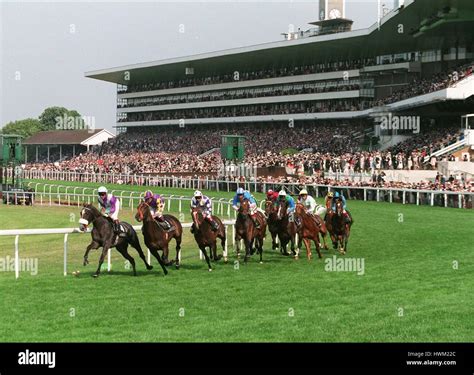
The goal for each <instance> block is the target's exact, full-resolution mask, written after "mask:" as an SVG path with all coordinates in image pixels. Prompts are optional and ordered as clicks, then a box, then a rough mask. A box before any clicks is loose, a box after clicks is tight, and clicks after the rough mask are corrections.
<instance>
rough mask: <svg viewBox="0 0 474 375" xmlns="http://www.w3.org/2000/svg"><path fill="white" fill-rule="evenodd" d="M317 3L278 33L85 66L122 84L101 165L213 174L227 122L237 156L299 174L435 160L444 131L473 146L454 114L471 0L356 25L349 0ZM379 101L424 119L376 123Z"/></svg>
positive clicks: (468, 100) (464, 67) (423, 6)
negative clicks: (179, 53)
mask: <svg viewBox="0 0 474 375" xmlns="http://www.w3.org/2000/svg"><path fill="white" fill-rule="evenodd" d="M320 3H321V4H320V5H321V7H320V14H319V17H318V18H319V20H318V21H316V22H311V24H312V25H315V26H316V28H311V29H309V30H308V31H298V32H297V33H293V34H285V40H283V41H276V42H272V43H266V44H261V45H253V46H248V47H242V48H235V49H229V50H224V51H217V52H211V53H205V54H199V55H195V56H187V57H179V58H171V59H167V60H161V61H152V62H147V63H137V64H133V65H128V66H122V67H118V68H110V69H103V70H97V71H91V72H87V73H86V74H85V75H86V77H88V78H92V79H97V80H101V81H104V82H111V83H114V84H116V85H117V122H116V129H117V131H118V133H123V134H120V135H119V136H118V137H117V138H116V139H115V140H113V141H112V142H110V143H109V144H108V145H107V144H106V145H104V146H103V147H102V148H100V149H99V148H98V149H96V150H95V152H99V153H100V154H101V157H102V158H103V159H104V160H105V161H106V162H105V163H104V165H108V167H109V168H108V169H109V170H112V171H113V170H114V168H116V169H119V170H117V172H123V170H127V171H130V170H131V171H132V172H135V173H180V172H183V173H192V172H199V173H211V174H215V173H217V170H218V168H219V164H220V163H221V162H222V161H221V159H220V157H219V155H217V154H216V153H215V152H212V150H213V149H216V148H218V147H219V146H220V136H221V135H223V134H235V135H245V136H246V137H247V138H246V147H247V154H246V163H248V164H257V165H258V166H259V167H268V166H280V167H281V166H283V167H290V168H287V169H288V170H289V171H291V172H292V173H294V174H298V173H301V174H304V173H306V174H307V173H312V172H318V171H326V172H328V171H333V172H337V171H343V170H344V168H345V165H346V164H347V165H348V166H349V168H350V169H351V170H354V171H356V172H357V171H370V170H373V169H382V168H387V169H433V170H435V168H436V167H437V162H438V161H441V160H444V161H449V160H450V158H451V157H452V155H453V153H454V152H458V151H460V149H459V148H456V147H457V146H456V147H454V146H452V145H453V144H454V145H458V144H459V145H461V144H462V146H463V147H464V148H465V149H464V151H462V152H463V153H462V155H466V154H467V155H470V156H469V158H470V160H472V156H473V155H472V149H471V148H470V146H469V145H467V144H466V142H461V141H462V140H463V139H464V138H465V136H466V135H465V134H464V133H463V132H462V131H461V128H460V126H459V119H460V118H461V116H463V115H465V114H467V113H470V112H472V108H473V104H474V95H473V94H474V75H473V74H472V69H473V61H474V31H473V30H474V27H473V26H474V4H473V3H472V1H470V0H456V1H454V0H407V1H404V2H401V5H400V2H397V4H398V6H397V7H396V8H395V9H393V10H392V11H390V12H388V13H387V14H385V15H384V16H383V18H381V19H380V20H379V21H378V22H376V23H374V25H373V26H371V27H369V28H367V29H362V30H352V21H351V20H350V19H347V18H345V17H346V16H350V15H347V14H346V12H345V4H344V1H342V0H340V1H333V2H331V4H332V7H335V8H334V9H329V8H325V4H327V2H323V1H321V2H320ZM336 8H338V9H336ZM387 113H389V114H390V116H391V117H390V118H392V116H393V117H394V118H395V117H396V118H401V119H402V120H401V121H402V122H403V118H404V117H413V116H415V117H418V126H419V129H417V131H415V130H414V129H412V128H410V127H408V128H398V127H392V128H383V127H382V126H381V125H380V118H381V116H384V115H386V114H387ZM420 119H421V120H420ZM374 137H376V138H374ZM197 139H199V140H200V141H199V142H196V140H197ZM458 142H460V143H458ZM447 146H451V147H449V148H448V149H449V153H448V151H445V148H446V147H447ZM284 150H293V151H292V152H296V154H294V155H293V156H292V157H289V156H288V155H287V153H284V152H283V151H284ZM369 152H370V153H369ZM374 152H375V153H374ZM435 152H436V157H435V158H434V159H432V158H431V155H432V154H433V153H435ZM200 155H201V156H200ZM81 157H82V158H83V159H84V158H85V159H87V156H81ZM127 158H129V159H130V160H128V159H127ZM89 159H90V160H92V162H93V161H95V160H96V157H94V156H91V157H90V158H89ZM127 160H128V161H129V162H127ZM86 161H87V160H81V161H79V162H77V161H76V162H74V160H73V161H72V162H71V163H72V164H65V168H72V167H71V165H74V164H81V165H84V162H86Z"/></svg>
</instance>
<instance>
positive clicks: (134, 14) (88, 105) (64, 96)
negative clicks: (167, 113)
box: [0, 0, 393, 130]
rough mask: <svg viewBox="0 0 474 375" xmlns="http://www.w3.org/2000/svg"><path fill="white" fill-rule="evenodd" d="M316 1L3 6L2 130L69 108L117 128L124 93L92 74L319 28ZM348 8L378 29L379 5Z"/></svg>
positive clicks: (363, 0) (357, 23) (370, 1)
mask: <svg viewBox="0 0 474 375" xmlns="http://www.w3.org/2000/svg"><path fill="white" fill-rule="evenodd" d="M318 3H319V2H318V0H312V1H310V0H300V1H296V0H295V1H291V0H278V1H275V0H274V1H268V0H259V1H249V0H246V1H244V0H239V1H235V0H234V1H225V0H214V1H204V0H200V1H173V2H171V1H168V2H167V1H160V0H155V1H146V2H131V1H118V2H117V1H116V2H100V3H97V2H92V1H83V2H73V1H56V2H46V1H34V2H23V1H7V0H0V21H1V23H0V71H1V74H0V127H1V126H4V125H5V124H6V123H8V122H10V121H15V120H21V119H24V118H28V117H33V118H37V117H38V116H39V115H40V114H41V112H42V111H43V109H45V108H47V107H49V106H62V107H66V108H68V109H76V110H77V111H79V113H81V115H83V116H89V117H93V118H94V119H95V127H96V128H106V129H109V130H112V127H113V126H114V125H115V116H116V86H115V85H114V84H113V83H107V82H103V81H98V80H94V79H90V78H86V77H84V73H85V72H87V71H91V70H97V69H105V68H111V67H116V66H121V65H127V64H134V63H140V62H146V61H153V60H160V59H166V58H172V57H179V56H187V55H193V54H197V53H205V52H211V51H217V50H221V49H228V48H234V47H242V46H247V45H253V44H260V43H266V42H272V41H278V40H281V39H282V38H283V37H282V36H281V35H280V34H281V33H283V32H287V31H288V30H289V28H290V27H291V26H290V25H294V28H295V30H296V29H297V28H298V27H301V29H302V30H306V29H307V28H309V27H311V26H310V25H308V22H311V21H315V20H317V19H318ZM381 3H382V4H385V5H386V6H387V7H388V8H392V7H393V0H385V1H384V0H382V1H381ZM346 4H347V5H346V18H350V19H352V20H354V25H353V29H361V28H366V27H368V26H370V25H372V24H374V23H376V22H377V0H346ZM183 31H184V32H183Z"/></svg>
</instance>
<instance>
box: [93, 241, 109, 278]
mask: <svg viewBox="0 0 474 375" xmlns="http://www.w3.org/2000/svg"><path fill="white" fill-rule="evenodd" d="M109 249H110V244H108V243H105V244H104V246H103V248H102V254H100V258H99V267H97V271H95V273H94V274H93V275H92V276H93V277H99V275H100V268H101V267H102V263H104V259H105V256H106V255H107V251H109Z"/></svg>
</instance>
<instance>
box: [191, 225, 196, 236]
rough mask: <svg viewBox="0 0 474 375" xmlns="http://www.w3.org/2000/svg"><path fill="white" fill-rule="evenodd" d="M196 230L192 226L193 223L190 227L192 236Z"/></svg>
mask: <svg viewBox="0 0 474 375" xmlns="http://www.w3.org/2000/svg"><path fill="white" fill-rule="evenodd" d="M195 230H196V227H195V226H194V223H193V224H192V225H191V230H190V232H191V234H194V231H195Z"/></svg>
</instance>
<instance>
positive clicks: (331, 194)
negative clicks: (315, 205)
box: [324, 191, 334, 210]
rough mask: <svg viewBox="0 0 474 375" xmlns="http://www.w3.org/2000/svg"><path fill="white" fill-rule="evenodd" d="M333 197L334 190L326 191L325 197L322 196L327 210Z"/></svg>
mask: <svg viewBox="0 0 474 375" xmlns="http://www.w3.org/2000/svg"><path fill="white" fill-rule="evenodd" d="M333 198H334V192H332V191H328V193H327V194H326V197H325V198H324V205H325V206H326V209H327V210H329V209H330V208H331V206H332V200H333Z"/></svg>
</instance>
